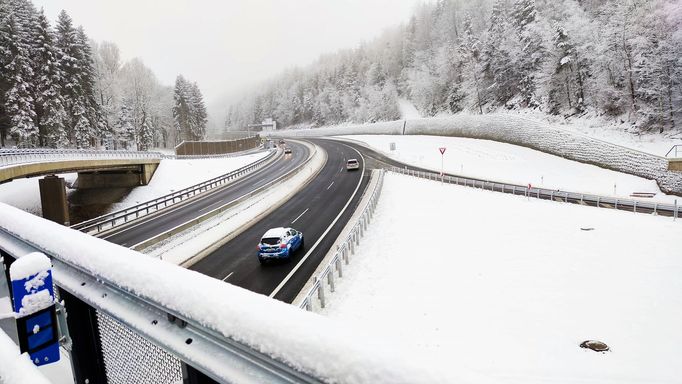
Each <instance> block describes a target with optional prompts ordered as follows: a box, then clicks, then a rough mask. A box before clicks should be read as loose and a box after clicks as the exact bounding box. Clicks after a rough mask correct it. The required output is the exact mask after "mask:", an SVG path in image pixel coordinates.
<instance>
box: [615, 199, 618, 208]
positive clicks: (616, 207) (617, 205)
mask: <svg viewBox="0 0 682 384" xmlns="http://www.w3.org/2000/svg"><path fill="white" fill-rule="evenodd" d="M615 209H618V199H616V208H615Z"/></svg>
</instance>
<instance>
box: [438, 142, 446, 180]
mask: <svg viewBox="0 0 682 384" xmlns="http://www.w3.org/2000/svg"><path fill="white" fill-rule="evenodd" d="M446 149H447V148H445V147H440V148H438V150H439V151H440V180H441V181H443V176H444V175H445V173H444V172H443V157H444V156H445V150H446Z"/></svg>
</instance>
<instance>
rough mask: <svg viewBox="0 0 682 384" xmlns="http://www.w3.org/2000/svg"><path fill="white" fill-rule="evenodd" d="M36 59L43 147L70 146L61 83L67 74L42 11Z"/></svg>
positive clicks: (35, 78)
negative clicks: (65, 127)
mask: <svg viewBox="0 0 682 384" xmlns="http://www.w3.org/2000/svg"><path fill="white" fill-rule="evenodd" d="M33 44H34V51H35V55H34V56H33V60H34V64H35V65H34V67H35V76H34V79H33V82H34V84H35V101H36V121H37V124H38V129H39V132H40V135H39V141H40V145H41V146H50V147H54V148H59V147H63V146H66V145H67V144H68V141H67V139H66V130H65V129H64V122H65V121H66V111H65V110H64V99H63V97H62V95H61V88H60V84H61V83H63V78H62V77H63V75H62V72H61V69H60V65H59V61H58V60H59V56H60V55H59V53H58V51H57V48H56V47H55V45H54V44H55V37H54V33H53V32H52V30H51V28H50V24H49V22H48V20H47V18H46V17H45V13H44V12H43V10H42V9H41V11H40V13H39V15H38V23H37V29H36V33H35V39H34V42H33Z"/></svg>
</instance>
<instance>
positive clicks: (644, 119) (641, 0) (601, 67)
mask: <svg viewBox="0 0 682 384" xmlns="http://www.w3.org/2000/svg"><path fill="white" fill-rule="evenodd" d="M681 27H682V2H681V1H680V0H624V1H622V0H563V1H554V0H438V1H437V2H431V3H427V4H424V5H421V6H420V7H418V8H417V9H416V10H415V13H414V15H413V16H412V18H411V20H410V21H409V23H407V24H406V25H401V26H399V27H396V28H395V29H393V30H389V31H386V32H385V33H384V34H383V35H381V36H379V37H378V38H376V39H374V40H372V41H370V42H368V43H365V44H362V45H360V46H359V47H357V48H355V49H351V50H345V51H341V52H337V53H335V54H329V55H326V56H323V57H321V58H320V59H319V60H318V61H317V62H316V63H314V64H312V65H310V66H309V67H307V68H303V69H294V70H290V71H287V72H286V73H284V74H282V75H281V76H279V77H277V78H275V79H273V80H272V81H270V82H268V83H266V84H263V86H262V87H261V88H260V89H259V90H258V91H257V92H254V93H253V94H251V95H250V96H249V97H245V98H244V99H243V100H241V101H240V102H239V103H237V104H234V105H231V106H229V109H228V115H227V118H226V121H225V128H226V129H227V130H239V129H244V127H246V126H247V124H250V123H253V122H260V121H261V120H263V119H265V118H268V117H273V118H275V119H276V120H277V122H278V123H279V125H280V126H292V125H312V126H321V125H330V124H338V123H344V122H356V123H364V122H375V121H381V120H395V119H398V118H400V113H399V110H398V105H397V101H398V100H399V99H401V98H404V99H408V100H410V101H411V102H412V103H413V104H414V105H415V106H416V107H417V108H418V109H419V111H420V112H421V114H422V115H424V116H434V115H437V114H442V113H457V112H459V111H463V110H467V111H470V112H474V113H481V114H483V113H487V112H492V111H495V110H500V109H510V110H516V109H526V108H531V109H534V110H539V111H542V112H544V113H547V114H552V115H559V116H566V117H568V116H581V115H583V114H588V113H589V114H592V115H596V116H603V117H604V118H605V119H608V120H613V121H617V122H618V123H621V122H623V123H625V124H627V125H628V126H634V127H636V129H638V130H653V131H656V132H665V131H667V130H671V129H676V127H679V124H680V123H679V120H680V117H681V116H680V115H681V114H682V65H680V64H682V28H681ZM349 28H352V26H349ZM677 129H679V128H677Z"/></svg>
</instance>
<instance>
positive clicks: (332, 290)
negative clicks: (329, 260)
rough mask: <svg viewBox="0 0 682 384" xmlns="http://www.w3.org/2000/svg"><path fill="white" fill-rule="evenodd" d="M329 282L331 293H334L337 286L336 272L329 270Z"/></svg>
mask: <svg viewBox="0 0 682 384" xmlns="http://www.w3.org/2000/svg"><path fill="white" fill-rule="evenodd" d="M327 282H328V283H329V291H330V292H334V290H335V288H336V285H335V284H334V271H333V270H331V269H330V270H329V273H328V274H327Z"/></svg>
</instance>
